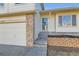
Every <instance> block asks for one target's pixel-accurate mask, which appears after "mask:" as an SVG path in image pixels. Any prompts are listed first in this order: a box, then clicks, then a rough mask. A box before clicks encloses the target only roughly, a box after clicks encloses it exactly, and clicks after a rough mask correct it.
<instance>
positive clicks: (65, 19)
mask: <svg viewBox="0 0 79 59" xmlns="http://www.w3.org/2000/svg"><path fill="white" fill-rule="evenodd" d="M58 22H59V26H65V27H68V26H76V15H65V16H59V21H58Z"/></svg>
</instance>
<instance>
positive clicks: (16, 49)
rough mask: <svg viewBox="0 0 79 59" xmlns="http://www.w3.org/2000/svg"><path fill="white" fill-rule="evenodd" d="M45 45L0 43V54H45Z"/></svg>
mask: <svg viewBox="0 0 79 59" xmlns="http://www.w3.org/2000/svg"><path fill="white" fill-rule="evenodd" d="M46 51H47V49H46V47H36V46H35V47H33V48H27V47H21V46H12V45H0V56H46V55H47V54H46Z"/></svg>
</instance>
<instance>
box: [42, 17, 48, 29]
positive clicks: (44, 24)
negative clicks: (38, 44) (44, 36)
mask: <svg viewBox="0 0 79 59" xmlns="http://www.w3.org/2000/svg"><path fill="white" fill-rule="evenodd" d="M47 28H48V18H42V30H47Z"/></svg>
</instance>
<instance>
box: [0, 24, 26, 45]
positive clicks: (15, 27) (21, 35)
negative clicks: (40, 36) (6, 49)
mask: <svg viewBox="0 0 79 59" xmlns="http://www.w3.org/2000/svg"><path fill="white" fill-rule="evenodd" d="M0 44H8V45H20V46H26V24H25V23H13V24H0Z"/></svg>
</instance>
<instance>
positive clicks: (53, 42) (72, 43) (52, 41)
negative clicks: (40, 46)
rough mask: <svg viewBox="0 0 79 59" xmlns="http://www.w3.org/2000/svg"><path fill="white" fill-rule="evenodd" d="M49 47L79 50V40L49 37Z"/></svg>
mask: <svg viewBox="0 0 79 59" xmlns="http://www.w3.org/2000/svg"><path fill="white" fill-rule="evenodd" d="M48 45H49V46H64V47H77V48H79V38H68V37H67V38H63V37H62V38H58V37H48Z"/></svg>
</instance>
